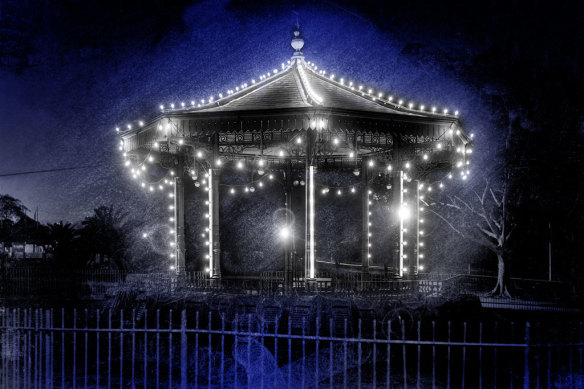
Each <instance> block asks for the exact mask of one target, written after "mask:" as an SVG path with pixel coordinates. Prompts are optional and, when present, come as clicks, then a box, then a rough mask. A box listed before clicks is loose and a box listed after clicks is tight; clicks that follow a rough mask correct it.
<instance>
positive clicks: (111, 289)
mask: <svg viewBox="0 0 584 389" xmlns="http://www.w3.org/2000/svg"><path fill="white" fill-rule="evenodd" d="M0 278H1V280H0V281H1V282H0V289H1V291H0V292H1V293H2V295H3V296H6V297H18V296H26V297H28V296H51V295H59V294H63V293H66V294H68V295H70V294H71V293H72V291H73V292H74V293H76V294H77V295H78V296H81V297H89V298H95V299H102V298H105V297H108V296H113V295H116V294H117V293H118V292H119V290H120V288H125V289H132V290H134V291H137V292H141V291H148V292H151V293H174V292H178V291H183V292H188V291H189V290H203V291H205V290H207V291H213V290H217V291H229V292H235V293H244V294H262V295H278V294H302V293H314V292H318V293H323V294H326V293H331V294H335V295H365V296H366V295H377V296H387V297H392V296H396V297H399V296H408V295H410V296H414V295H425V296H438V295H443V294H445V293H455V294H460V293H469V294H475V295H485V294H486V293H487V292H488V291H489V290H491V289H492V288H493V287H494V285H495V283H496V278H495V277H489V276H472V275H460V274H459V275H457V274H420V275H418V276H417V277H416V278H411V279H401V280H396V279H393V278H391V277H389V276H387V275H384V274H371V275H369V276H368V277H366V278H363V277H362V276H361V274H360V273H330V272H318V273H317V274H316V277H315V279H314V280H305V279H304V274H303V273H301V272H292V273H289V274H286V273H285V272H283V271H277V272H264V273H262V274H260V275H258V276H226V277H223V278H222V279H221V280H217V279H211V278H209V277H208V274H207V273H206V272H187V273H185V274H183V275H181V276H177V275H176V273H174V272H164V273H142V274H126V273H123V272H120V271H115V270H74V271H69V272H67V273H59V272H56V271H54V270H52V269H50V268H39V267H26V268H9V269H4V270H3V271H2V272H1V274H0ZM286 281H288V282H286ZM509 287H510V291H511V293H512V295H513V296H514V297H515V298H514V299H511V300H507V301H506V303H507V304H515V305H517V304H520V303H522V302H523V301H525V300H528V301H540V302H545V303H547V304H548V305H553V304H555V305H558V306H565V305H570V304H569V303H571V302H573V300H574V297H575V296H578V295H580V296H581V295H583V294H584V291H582V290H580V291H577V290H575V289H574V286H573V285H570V284H565V283H561V282H548V281H543V280H525V279H511V280H510V283H509ZM578 303H581V301H580V302H576V303H575V305H578ZM524 305H525V304H524ZM572 305H574V304H572Z"/></svg>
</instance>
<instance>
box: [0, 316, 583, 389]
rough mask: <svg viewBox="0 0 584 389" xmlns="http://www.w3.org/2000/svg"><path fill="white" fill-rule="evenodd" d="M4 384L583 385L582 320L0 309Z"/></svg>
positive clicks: (133, 386) (129, 385) (199, 385)
mask: <svg viewBox="0 0 584 389" xmlns="http://www.w3.org/2000/svg"><path fill="white" fill-rule="evenodd" d="M0 312H1V318H2V321H1V328H2V334H1V342H2V361H1V369H2V371H1V374H0V380H1V381H0V387H3V388H81V387H83V388H88V387H91V388H112V387H114V388H117V387H119V388H123V387H132V388H136V387H138V388H142V387H143V388H187V387H195V388H223V387H230V388H231V387H235V388H238V387H239V388H294V389H297V388H341V387H342V388H391V387H404V388H405V387H416V388H430V387H431V388H464V387H469V388H490V387H524V388H531V387H582V385H584V380H583V346H584V343H583V337H582V333H583V326H582V323H581V322H580V323H566V324H569V325H566V326H563V327H562V328H559V327H553V328H550V327H544V326H540V325H537V324H536V325H531V324H530V323H524V324H522V325H518V324H514V323H510V322H507V323H494V322H489V323H481V322H474V323H466V322H435V321H431V322H421V321H415V320H406V319H400V318H396V319H393V320H384V321H377V320H375V319H372V320H364V319H360V318H359V319H353V318H351V317H341V316H335V315H325V314H316V315H308V314H306V312H303V311H302V310H295V309H291V310H290V311H289V312H282V311H278V310H276V311H270V310H267V309H266V310H264V311H262V312H261V313H257V312H256V313H253V314H252V313H248V314H246V313H245V310H244V308H243V307H242V309H241V310H240V311H239V312H237V313H234V314H233V315H230V314H226V313H221V312H219V311H212V310H208V311H186V310H182V311H178V312H177V311H172V310H169V311H160V310H157V311H154V312H148V311H143V312H136V311H132V312H124V311H123V310H120V311H117V312H112V311H105V312H102V311H88V310H82V311H77V310H73V311H65V310H61V311H53V310H41V309H35V310H32V309H30V310H29V309H13V310H7V309H2V310H1V311H0Z"/></svg>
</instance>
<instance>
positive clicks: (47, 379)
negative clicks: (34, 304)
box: [45, 310, 53, 389]
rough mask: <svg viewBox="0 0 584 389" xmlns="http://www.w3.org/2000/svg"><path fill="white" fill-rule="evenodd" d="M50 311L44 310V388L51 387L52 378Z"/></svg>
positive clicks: (49, 388) (48, 388)
mask: <svg viewBox="0 0 584 389" xmlns="http://www.w3.org/2000/svg"><path fill="white" fill-rule="evenodd" d="M50 315H51V312H50V311H49V310H46V311H45V328H46V329H47V331H46V332H45V388H47V389H51V388H52V386H53V385H52V383H53V382H52V379H51V348H52V347H53V345H52V344H51V335H50V334H51V330H50V328H51V327H52V326H51V325H50V323H51V316H50Z"/></svg>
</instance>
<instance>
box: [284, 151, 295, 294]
mask: <svg viewBox="0 0 584 389" xmlns="http://www.w3.org/2000/svg"><path fill="white" fill-rule="evenodd" d="M290 170H291V169H290V161H288V167H287V169H286V172H285V173H284V174H285V178H284V185H285V201H286V204H285V206H286V226H287V228H289V229H290V236H289V237H288V238H287V239H285V240H284V288H285V289H289V288H290V287H291V286H292V261H293V258H292V250H291V249H290V248H291V246H292V244H293V241H294V238H295V236H294V232H295V231H294V230H295V229H294V226H293V225H292V218H291V217H290V215H291V214H292V185H291V184H290Z"/></svg>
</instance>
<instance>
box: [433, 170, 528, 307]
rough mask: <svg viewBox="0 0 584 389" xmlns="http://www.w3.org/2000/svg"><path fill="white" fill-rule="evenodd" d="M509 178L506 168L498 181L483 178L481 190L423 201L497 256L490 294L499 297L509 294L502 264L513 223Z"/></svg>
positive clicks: (507, 250)
mask: <svg viewBox="0 0 584 389" xmlns="http://www.w3.org/2000/svg"><path fill="white" fill-rule="evenodd" d="M510 180H511V175H510V172H509V171H507V172H505V174H504V177H503V179H502V180H501V182H500V183H499V184H493V183H492V181H489V180H487V179H485V181H484V184H483V185H482V186H481V190H476V189H472V190H470V195H469V196H468V197H469V198H468V199H463V198H462V197H461V196H458V195H454V196H446V201H444V202H432V201H428V202H427V203H426V205H427V206H428V209H429V210H430V211H431V212H432V213H433V214H435V215H436V216H438V218H439V219H441V220H442V221H443V222H444V223H446V224H447V225H448V226H449V227H450V228H451V229H452V230H453V231H455V232H456V233H457V234H459V235H460V236H461V237H463V238H464V239H467V240H470V241H472V242H474V243H476V244H478V245H480V246H483V247H485V248H487V249H488V250H490V251H491V252H492V253H493V254H495V255H496V256H497V283H496V285H495V287H494V289H493V290H492V291H491V292H490V294H491V295H497V296H500V297H511V295H510V294H509V291H508V290H507V279H508V275H507V273H508V272H507V271H506V268H507V266H508V258H507V256H508V253H509V238H510V237H511V234H512V233H513V231H514V230H515V228H516V226H517V224H516V223H515V221H514V219H513V217H512V215H511V213H510V212H509V210H510V207H509V200H510V197H511V196H510V193H511V191H510ZM515 205H517V203H516V204H515Z"/></svg>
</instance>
